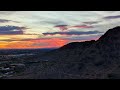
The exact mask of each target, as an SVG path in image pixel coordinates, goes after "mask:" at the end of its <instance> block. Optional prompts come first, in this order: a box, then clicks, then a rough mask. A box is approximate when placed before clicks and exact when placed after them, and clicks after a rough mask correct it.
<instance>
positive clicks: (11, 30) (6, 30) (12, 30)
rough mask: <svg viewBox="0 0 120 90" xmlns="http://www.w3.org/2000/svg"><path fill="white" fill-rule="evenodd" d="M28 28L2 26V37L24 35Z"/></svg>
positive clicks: (0, 28)
mask: <svg viewBox="0 0 120 90" xmlns="http://www.w3.org/2000/svg"><path fill="white" fill-rule="evenodd" d="M25 29H27V28H26V27H19V26H0V35H12V34H23V33H24V32H23V30H25Z"/></svg>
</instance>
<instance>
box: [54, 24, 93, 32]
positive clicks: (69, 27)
mask: <svg viewBox="0 0 120 90" xmlns="http://www.w3.org/2000/svg"><path fill="white" fill-rule="evenodd" d="M54 27H57V28H59V29H60V30H62V31H64V30H68V29H71V28H76V29H77V28H81V29H82V28H84V29H85V28H94V27H93V26H88V25H74V26H70V25H56V26H54Z"/></svg>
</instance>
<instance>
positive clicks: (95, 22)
mask: <svg viewBox="0 0 120 90" xmlns="http://www.w3.org/2000/svg"><path fill="white" fill-rule="evenodd" d="M99 22H101V21H88V22H83V23H85V24H91V25H92V24H98V23H99Z"/></svg>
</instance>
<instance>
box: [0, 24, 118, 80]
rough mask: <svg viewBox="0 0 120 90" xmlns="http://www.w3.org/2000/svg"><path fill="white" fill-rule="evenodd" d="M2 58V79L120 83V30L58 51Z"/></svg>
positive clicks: (71, 44)
mask: <svg viewBox="0 0 120 90" xmlns="http://www.w3.org/2000/svg"><path fill="white" fill-rule="evenodd" d="M40 52H41V51H37V53H35V54H34V53H30V52H29V53H27V54H25V56H24V55H21V56H20V55H19V56H8V55H7V56H6V57H3V55H1V59H0V60H1V64H0V75H1V76H0V77H1V78H3V79H120V27H119V26H118V27H115V28H113V29H109V30H108V31H107V32H106V33H105V34H104V35H103V36H101V37H100V38H99V40H97V41H94V40H92V41H86V42H74V43H69V44H67V45H65V46H63V47H61V48H59V49H55V50H50V51H46V52H41V53H40Z"/></svg>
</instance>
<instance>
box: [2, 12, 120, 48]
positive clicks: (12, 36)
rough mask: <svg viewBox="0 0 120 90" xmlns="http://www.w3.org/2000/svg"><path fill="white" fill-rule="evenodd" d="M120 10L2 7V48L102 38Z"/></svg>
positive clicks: (119, 17) (119, 16)
mask: <svg viewBox="0 0 120 90" xmlns="http://www.w3.org/2000/svg"><path fill="white" fill-rule="evenodd" d="M119 25H120V11H0V48H2V49H4V48H53V47H60V46H63V45H64V44H66V43H69V42H76V41H77V42H79V41H85V40H93V39H95V40H96V39H98V38H99V37H100V36H101V35H103V34H104V33H105V32H106V31H107V30H108V29H109V28H113V27H115V26H119Z"/></svg>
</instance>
